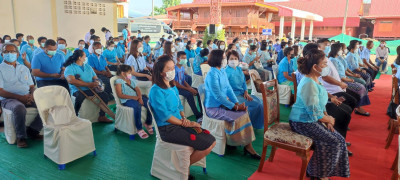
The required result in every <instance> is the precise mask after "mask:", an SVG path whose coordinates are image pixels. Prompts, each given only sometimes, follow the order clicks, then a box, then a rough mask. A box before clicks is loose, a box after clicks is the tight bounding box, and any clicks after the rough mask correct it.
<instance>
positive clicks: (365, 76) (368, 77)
mask: <svg viewBox="0 0 400 180" xmlns="http://www.w3.org/2000/svg"><path fill="white" fill-rule="evenodd" d="M353 72H354V73H356V74H359V75H360V76H361V77H362V78H363V79H364V80H365V85H366V86H365V87H366V88H367V89H371V88H372V80H373V79H371V75H369V74H368V73H363V72H362V71H356V70H354V71H353Z"/></svg>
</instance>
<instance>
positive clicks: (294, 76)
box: [292, 72, 297, 103]
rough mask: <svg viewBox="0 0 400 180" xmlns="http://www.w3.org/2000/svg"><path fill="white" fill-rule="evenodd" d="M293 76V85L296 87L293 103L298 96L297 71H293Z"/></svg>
mask: <svg viewBox="0 0 400 180" xmlns="http://www.w3.org/2000/svg"><path fill="white" fill-rule="evenodd" d="M292 78H293V87H294V95H293V100H294V101H293V103H295V102H296V98H297V79H296V78H297V77H296V72H292Z"/></svg>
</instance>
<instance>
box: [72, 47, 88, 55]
mask: <svg viewBox="0 0 400 180" xmlns="http://www.w3.org/2000/svg"><path fill="white" fill-rule="evenodd" d="M76 50H80V49H79V48H76V49H75V51H76ZM82 51H83V52H85V54H86V57H89V56H90V53H89V51H88V50H87V49H86V48H83V49H82Z"/></svg>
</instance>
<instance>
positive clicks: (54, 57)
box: [32, 39, 69, 92]
mask: <svg viewBox="0 0 400 180" xmlns="http://www.w3.org/2000/svg"><path fill="white" fill-rule="evenodd" d="M64 61H65V60H64V56H63V55H61V54H60V53H57V44H56V42H55V41H54V40H52V39H49V40H47V41H46V43H45V51H44V52H41V53H39V54H37V55H36V56H34V57H33V60H32V74H33V75H34V76H35V77H36V82H37V86H38V87H39V88H40V87H43V86H51V85H58V86H62V87H64V88H65V89H67V90H68V92H69V88H68V83H67V81H66V80H65V78H64V69H65V68H64V67H63V64H64Z"/></svg>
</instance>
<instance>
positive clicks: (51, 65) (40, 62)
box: [31, 52, 65, 81]
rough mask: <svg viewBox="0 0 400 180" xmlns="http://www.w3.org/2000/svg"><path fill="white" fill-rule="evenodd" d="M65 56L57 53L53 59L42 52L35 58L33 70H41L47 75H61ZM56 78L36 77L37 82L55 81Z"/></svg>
mask: <svg viewBox="0 0 400 180" xmlns="http://www.w3.org/2000/svg"><path fill="white" fill-rule="evenodd" d="M64 61H65V60H64V56H63V55H61V54H60V53H56V54H55V55H54V56H53V57H51V58H50V57H49V56H48V55H47V54H46V53H45V52H41V53H39V54H37V55H36V56H34V57H33V60H32V63H31V66H32V69H39V70H40V71H41V72H44V73H47V74H54V73H58V74H59V73H60V72H61V68H62V67H63V64H64ZM54 79H56V78H41V77H36V80H37V81H40V80H54Z"/></svg>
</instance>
